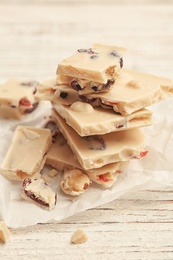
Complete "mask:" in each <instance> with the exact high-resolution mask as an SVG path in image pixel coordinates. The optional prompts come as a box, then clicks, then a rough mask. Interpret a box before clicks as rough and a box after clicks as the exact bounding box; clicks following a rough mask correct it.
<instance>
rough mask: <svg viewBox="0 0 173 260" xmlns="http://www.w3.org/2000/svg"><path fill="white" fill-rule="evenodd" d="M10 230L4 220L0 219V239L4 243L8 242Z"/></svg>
mask: <svg viewBox="0 0 173 260" xmlns="http://www.w3.org/2000/svg"><path fill="white" fill-rule="evenodd" d="M9 237H10V232H9V229H8V227H7V226H6V224H5V222H4V221H0V240H2V241H3V242H4V243H6V242H8V240H9Z"/></svg>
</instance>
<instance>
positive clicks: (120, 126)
mask: <svg viewBox="0 0 173 260" xmlns="http://www.w3.org/2000/svg"><path fill="white" fill-rule="evenodd" d="M123 126H124V125H123V124H122V125H117V126H116V128H122V127H123Z"/></svg>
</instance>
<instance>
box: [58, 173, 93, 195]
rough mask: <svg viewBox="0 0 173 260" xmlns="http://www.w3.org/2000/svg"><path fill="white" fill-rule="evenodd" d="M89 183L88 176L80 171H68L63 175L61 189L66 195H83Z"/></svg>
mask: <svg viewBox="0 0 173 260" xmlns="http://www.w3.org/2000/svg"><path fill="white" fill-rule="evenodd" d="M90 183H91V181H90V179H89V178H88V176H87V175H85V174H84V173H83V172H82V171H81V170H79V169H73V170H68V171H66V172H65V173H64V175H63V178H62V181H61V189H62V190H63V192H64V193H66V194H68V195H72V196H77V195H80V194H81V193H84V192H85V191H86V190H87V189H88V187H89V185H90Z"/></svg>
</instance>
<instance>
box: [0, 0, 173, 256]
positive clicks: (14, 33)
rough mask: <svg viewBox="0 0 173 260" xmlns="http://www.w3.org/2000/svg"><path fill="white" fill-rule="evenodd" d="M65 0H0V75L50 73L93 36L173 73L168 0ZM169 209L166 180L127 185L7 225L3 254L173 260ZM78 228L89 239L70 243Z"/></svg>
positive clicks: (134, 60)
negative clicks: (72, 208)
mask: <svg viewBox="0 0 173 260" xmlns="http://www.w3.org/2000/svg"><path fill="white" fill-rule="evenodd" d="M69 2H70V1H53V0H51V1H39V0H37V1H28V0H26V1H5V0H1V1H0V39H1V44H0V79H1V80H6V79H9V78H11V77H23V78H33V79H38V80H39V79H43V78H47V77H51V76H54V75H55V71H56V67H57V64H58V62H59V61H60V60H61V59H62V58H64V57H67V56H68V55H70V54H72V53H73V52H74V50H76V49H77V48H80V47H88V46H90V45H91V44H92V43H93V42H102V43H108V44H116V45H121V46H124V47H127V48H128V49H129V53H130V56H128V64H129V66H131V67H133V68H135V69H139V70H143V71H146V72H150V73H155V74H158V75H163V76H167V77H171V78H173V76H172V68H173V26H172V25H173V5H172V1H141V2H140V4H139V1H133V5H131V4H130V1H121V2H120V1H108V2H109V3H110V2H111V3H110V4H100V1H95V2H94V3H93V2H92V3H91V1H89V2H88V3H87V4H85V5H84V4H83V3H81V2H80V3H79V1H78V2H77V1H72V2H71V4H69ZM85 2H86V1H85ZM101 2H102V3H103V2H104V3H107V1H101ZM137 2H138V4H137V5H136V4H135V3H137ZM124 3H127V5H125V4H124ZM146 3H147V4H146ZM164 3H166V5H165V4H164ZM148 4H149V5H148ZM153 4H154V5H153ZM172 212H173V192H172V190H171V188H170V189H166V188H165V187H163V188H162V189H161V190H158V191H156V190H155V191H141V192H138V193H129V194H126V195H125V196H123V197H122V198H120V199H118V200H116V201H113V202H111V203H108V204H106V205H103V206H100V207H98V208H96V209H90V210H87V211H85V212H82V213H79V214H77V215H75V216H72V217H70V218H68V219H65V220H64V221H62V222H60V223H53V222H52V223H47V224H38V225H36V226H33V227H26V228H19V229H16V230H10V231H11V234H12V236H11V241H10V243H8V244H6V245H2V244H0V259H3V260H13V259H15V260H23V259H24V260H28V259H31V260H35V259H36V260H39V259H40V260H42V259H46V260H47V259H50V260H52V259H53V260H54V259H56V260H59V259H63V260H64V259H97V258H98V259H118V260H121V259H124V260H126V259H128V260H129V259H132V260H136V259H138V260H139V259H142V260H143V259H151V260H152V259H153V260H154V259H155V260H159V259H162V260H168V259H171V260H172V259H173V235H172V229H173V214H172ZM19 217H20V216H19ZM79 228H80V229H82V230H84V231H85V233H86V234H87V235H88V237H89V239H88V241H87V242H86V243H84V244H81V245H73V244H71V243H70V239H71V235H72V234H73V232H74V231H76V230H77V229H79Z"/></svg>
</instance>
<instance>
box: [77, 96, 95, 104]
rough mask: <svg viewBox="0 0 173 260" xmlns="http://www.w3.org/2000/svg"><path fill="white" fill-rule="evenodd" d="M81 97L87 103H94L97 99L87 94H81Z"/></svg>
mask: <svg viewBox="0 0 173 260" xmlns="http://www.w3.org/2000/svg"><path fill="white" fill-rule="evenodd" d="M79 98H80V99H81V100H82V101H83V102H85V103H89V104H90V103H94V102H95V101H96V98H88V97H86V96H83V95H79Z"/></svg>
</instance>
